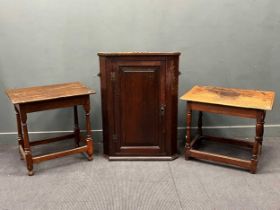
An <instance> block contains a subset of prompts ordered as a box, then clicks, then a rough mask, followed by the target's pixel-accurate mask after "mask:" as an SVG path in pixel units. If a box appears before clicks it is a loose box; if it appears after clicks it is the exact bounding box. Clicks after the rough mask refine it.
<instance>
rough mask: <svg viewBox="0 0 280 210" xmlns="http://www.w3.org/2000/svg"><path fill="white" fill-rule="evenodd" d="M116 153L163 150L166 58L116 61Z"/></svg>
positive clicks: (157, 152)
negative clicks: (164, 59)
mask: <svg viewBox="0 0 280 210" xmlns="http://www.w3.org/2000/svg"><path fill="white" fill-rule="evenodd" d="M112 71H113V73H112V74H113V75H114V76H113V77H114V79H113V80H114V85H113V86H112V88H113V94H114V100H113V101H114V102H113V103H114V105H113V109H114V115H115V118H114V119H115V126H114V127H115V134H114V138H115V147H114V150H115V153H116V154H118V155H157V154H164V151H165V150H164V146H165V141H164V135H163V132H164V115H165V92H164V90H165V86H164V84H165V62H164V61H122V62H116V63H114V64H113V69H112Z"/></svg>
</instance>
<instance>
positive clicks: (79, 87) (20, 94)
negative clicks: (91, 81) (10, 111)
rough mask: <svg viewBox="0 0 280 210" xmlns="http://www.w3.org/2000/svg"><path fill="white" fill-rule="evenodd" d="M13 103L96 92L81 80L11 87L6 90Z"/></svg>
mask: <svg viewBox="0 0 280 210" xmlns="http://www.w3.org/2000/svg"><path fill="white" fill-rule="evenodd" d="M6 93H7V95H8V97H9V99H10V100H11V102H12V103H13V104H23V103H29V102H36V101H46V100H52V99H57V98H67V97H71V96H79V95H89V94H94V93H95V91H93V90H90V89H89V88H87V87H86V86H85V85H83V84H81V83H80V82H71V83H64V84H56V85H46V86H37V87H28V88H18V89H10V90H7V91H6Z"/></svg>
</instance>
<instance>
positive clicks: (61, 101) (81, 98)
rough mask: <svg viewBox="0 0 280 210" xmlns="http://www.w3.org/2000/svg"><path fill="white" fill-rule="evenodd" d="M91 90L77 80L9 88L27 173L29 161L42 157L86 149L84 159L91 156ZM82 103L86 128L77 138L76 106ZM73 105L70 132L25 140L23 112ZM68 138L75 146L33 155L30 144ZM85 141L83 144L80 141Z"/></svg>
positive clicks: (58, 155) (51, 157)
mask: <svg viewBox="0 0 280 210" xmlns="http://www.w3.org/2000/svg"><path fill="white" fill-rule="evenodd" d="M94 93H95V91H92V90H90V89H88V88H87V87H86V86H84V85H82V84H81V83H79V82H74V83H65V84H57V85H48V86H39V87H30V88H21V89H11V90H7V91H6V94H7V95H8V97H9V99H10V100H11V102H12V103H13V105H14V108H15V111H16V117H17V129H18V145H19V151H20V155H21V157H22V158H23V159H24V160H25V161H26V165H27V170H28V175H29V176H32V175H33V174H34V172H33V164H34V163H40V162H42V161H45V160H50V159H54V158H59V157H63V156H66V155H71V154H76V153H82V152H86V153H87V157H88V160H92V155H93V141H92V135H91V126H90V97H89V96H90V94H94ZM78 105H82V106H83V108H84V110H85V117H86V132H87V136H86V139H85V140H81V138H80V128H79V122H78V111H77V106H78ZM65 107H74V124H75V127H74V132H73V133H72V134H68V135H64V136H59V137H55V138H48V139H44V140H38V141H33V142H30V141H29V136H28V128H27V113H31V112H37V111H44V110H49V109H57V108H65ZM68 138H74V139H75V144H76V148H74V149H69V150H64V151H60V152H55V153H51V154H47V155H42V156H33V155H32V152H31V146H36V145H40V144H47V143H51V142H55V141H60V140H64V139H68ZM83 142H85V145H80V143H83Z"/></svg>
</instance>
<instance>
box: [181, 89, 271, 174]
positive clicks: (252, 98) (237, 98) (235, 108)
mask: <svg viewBox="0 0 280 210" xmlns="http://www.w3.org/2000/svg"><path fill="white" fill-rule="evenodd" d="M274 97H275V93H274V92H272V91H257V90H242V89H233V88H223V87H212V86H194V87H193V88H192V89H191V90H190V91H189V92H187V93H185V94H184V95H183V96H182V97H181V98H180V99H182V100H186V101H187V136H186V146H185V158H186V160H188V159H189V158H190V157H193V158H197V159H204V160H208V161H214V162H220V163H224V164H230V165H234V166H238V167H241V168H244V169H248V170H249V171H250V172H251V173H256V169H257V164H258V158H259V154H260V152H261V147H262V141H263V131H264V119H265V113H266V110H272V106H273V102H274ZM193 110H196V111H199V117H198V132H197V135H196V136H195V137H194V139H193V140H191V122H192V111H193ZM202 112H210V113H216V114H226V115H233V116H239V117H247V118H254V119H256V137H255V141H254V142H250V141H245V140H237V139H227V138H221V137H214V136H208V135H202ZM201 139H205V140H209V141H214V142H220V143H229V144H233V145H239V146H241V147H247V148H250V149H251V150H252V158H251V160H244V159H240V158H234V157H229V156H225V155H218V154H214V153H209V152H204V151H199V150H198V149H195V148H194V146H195V144H197V143H198V142H199V141H200V140H201Z"/></svg>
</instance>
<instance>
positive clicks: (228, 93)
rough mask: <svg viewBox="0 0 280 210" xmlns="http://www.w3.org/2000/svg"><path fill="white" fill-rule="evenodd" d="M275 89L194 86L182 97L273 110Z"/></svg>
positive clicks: (190, 99)
mask: <svg viewBox="0 0 280 210" xmlns="http://www.w3.org/2000/svg"><path fill="white" fill-rule="evenodd" d="M274 98H275V93H274V92H273V91H259V90H244V89H236V88H223V87H214V86H194V87H193V88H192V89H191V90H190V91H188V92H187V93H185V94H184V95H183V96H182V97H181V98H180V99H181V100H187V101H195V102H202V103H210V104H219V105H226V106H234V107H242V108H251V109H261V110H272V107H273V102H274Z"/></svg>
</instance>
